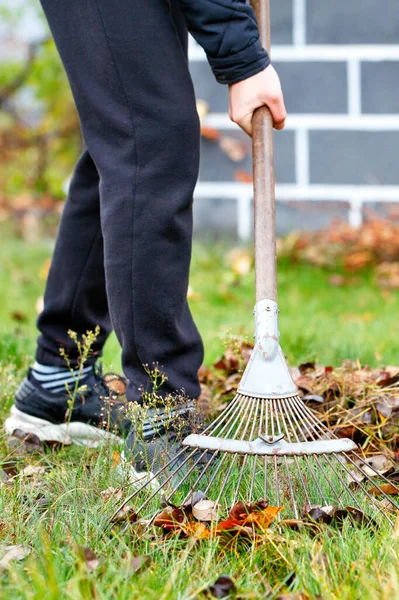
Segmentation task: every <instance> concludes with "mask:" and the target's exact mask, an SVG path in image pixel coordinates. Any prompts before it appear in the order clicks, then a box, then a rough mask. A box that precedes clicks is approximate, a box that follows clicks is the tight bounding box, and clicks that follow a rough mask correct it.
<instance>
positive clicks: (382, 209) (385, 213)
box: [363, 202, 399, 221]
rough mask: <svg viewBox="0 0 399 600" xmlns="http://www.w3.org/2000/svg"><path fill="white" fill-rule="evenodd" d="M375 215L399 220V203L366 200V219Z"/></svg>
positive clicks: (364, 210)
mask: <svg viewBox="0 0 399 600" xmlns="http://www.w3.org/2000/svg"><path fill="white" fill-rule="evenodd" d="M375 217H377V218H383V219H390V220H391V221H399V204H398V203H397V202H365V203H364V204H363V218H364V220H365V221H367V220H370V219H373V218H375Z"/></svg>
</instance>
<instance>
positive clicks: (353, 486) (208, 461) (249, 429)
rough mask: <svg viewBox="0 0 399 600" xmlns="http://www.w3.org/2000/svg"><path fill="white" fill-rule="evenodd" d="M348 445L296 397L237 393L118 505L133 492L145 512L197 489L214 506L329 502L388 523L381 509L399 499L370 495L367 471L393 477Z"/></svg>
mask: <svg viewBox="0 0 399 600" xmlns="http://www.w3.org/2000/svg"><path fill="white" fill-rule="evenodd" d="M355 450H356V444H354V442H352V441H351V440H349V439H339V438H337V437H336V436H334V435H333V434H332V433H331V432H330V431H329V430H328V429H327V428H326V427H325V426H324V425H323V424H322V423H321V422H320V421H319V420H318V419H317V418H316V416H315V415H314V414H313V413H312V411H311V410H310V409H309V408H308V407H307V406H306V405H305V404H304V403H303V402H302V400H301V398H300V397H299V396H298V395H294V396H290V397H287V398H268V399H266V398H257V397H253V396H244V395H242V394H241V393H238V394H237V395H236V396H235V398H234V399H233V400H232V401H231V403H230V404H229V406H228V407H227V408H226V409H225V410H224V411H223V412H222V413H221V414H220V415H219V417H218V418H217V419H216V420H215V421H214V422H213V423H212V424H211V425H209V427H207V429H206V430H205V431H204V432H203V433H201V434H200V435H197V434H191V435H190V436H188V437H187V438H186V439H185V440H184V441H183V445H182V448H181V450H180V451H179V452H178V453H177V454H175V455H174V456H173V458H171V459H170V460H169V461H168V462H167V463H166V464H164V465H163V466H162V467H161V468H160V469H159V470H158V471H157V473H155V474H154V475H152V476H151V477H150V478H149V479H148V480H147V481H146V482H145V483H144V484H142V485H140V486H139V487H137V488H136V489H135V491H134V492H133V494H132V495H131V496H130V497H129V498H128V499H127V500H126V502H125V503H127V502H129V501H130V500H131V499H132V498H135V499H136V500H137V501H138V502H139V507H138V509H137V512H138V513H142V514H144V513H147V514H152V513H153V512H154V510H156V508H155V506H156V505H159V498H160V495H162V497H163V502H164V503H166V504H171V505H175V506H176V505H177V506H180V505H182V504H185V503H187V502H189V501H190V498H191V497H192V496H193V494H194V493H195V492H198V491H202V492H203V493H204V494H205V495H206V497H207V498H209V499H211V500H213V501H214V502H215V503H216V505H218V506H219V507H220V510H221V512H225V511H229V510H230V509H231V508H232V506H233V505H234V504H235V503H236V502H238V501H247V502H251V501H256V500H259V499H260V498H262V499H265V500H267V501H268V502H269V504H271V505H275V506H281V505H283V506H284V510H283V511H282V516H284V518H288V519H291V518H294V519H299V518H301V517H302V516H303V515H304V514H305V513H306V512H307V511H309V510H310V509H311V508H313V507H314V506H331V505H334V506H337V507H346V506H352V507H355V508H357V509H359V510H362V511H363V512H365V513H366V514H372V515H373V516H375V515H376V514H377V513H380V514H382V515H383V516H384V517H386V518H387V519H388V520H389V521H390V522H392V520H391V518H390V516H389V510H387V508H388V506H389V507H392V510H399V504H397V503H396V502H395V501H394V500H393V499H392V497H391V496H390V495H388V494H387V493H386V492H385V491H384V490H383V488H380V492H381V496H380V497H381V498H383V502H380V501H379V500H378V499H377V497H376V496H375V489H376V487H375V481H373V479H374V478H373V476H372V475H371V472H373V471H374V474H375V476H376V477H379V478H381V479H382V480H384V482H385V483H390V484H391V485H392V483H391V482H390V481H389V480H388V479H387V478H386V477H384V476H383V475H381V474H380V473H379V472H378V471H377V470H375V469H374V468H373V467H372V466H371V465H369V463H367V461H366V460H364V459H363V458H361V457H360V456H358V454H356V452H355ZM366 467H367V468H366ZM370 484H371V485H370ZM371 486H372V487H373V488H374V493H370V488H371ZM394 487H395V486H393V488H394ZM397 491H398V493H399V489H398V490H397ZM153 501H154V502H155V503H156V504H155V505H154V504H153V503H152V502H153Z"/></svg>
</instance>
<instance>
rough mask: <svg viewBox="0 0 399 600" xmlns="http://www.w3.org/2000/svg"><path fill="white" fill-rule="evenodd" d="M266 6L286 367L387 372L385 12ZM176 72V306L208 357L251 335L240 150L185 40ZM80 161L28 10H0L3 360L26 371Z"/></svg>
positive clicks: (395, 75) (393, 188)
mask: <svg viewBox="0 0 399 600" xmlns="http://www.w3.org/2000/svg"><path fill="white" fill-rule="evenodd" d="M271 11H272V60H273V63H274V65H275V67H276V69H277V71H278V73H279V75H280V77H281V80H282V85H283V90H284V93H285V99H286V105H287V109H288V113H289V117H288V120H287V127H286V130H285V131H284V132H281V133H278V134H276V135H275V146H276V148H275V154H276V156H275V159H276V181H277V221H278V234H279V236H280V240H279V261H280V266H279V268H280V280H279V286H280V298H281V304H282V314H283V312H285V315H284V319H282V323H281V330H282V335H283V338H285V339H284V343H285V348H286V351H287V354H288V357H289V358H290V360H291V361H296V362H298V361H299V360H305V359H314V358H316V359H318V360H321V361H322V362H323V363H324V364H326V363H328V362H338V361H342V360H344V359H346V358H351V359H356V358H360V359H361V360H362V361H367V362H368V363H370V364H379V363H381V362H385V363H389V362H394V361H395V360H396V361H397V359H398V356H399V325H398V322H399V319H398V318H397V317H398V313H399V302H398V300H399V292H398V289H399V168H398V166H399V158H398V156H399V110H398V109H399V4H398V2H397V0H379V2H375V1H374V0H335V1H334V2H320V0H271ZM190 68H191V72H192V76H193V81H194V85H195V90H196V95H197V99H198V111H199V114H200V117H201V122H202V141H201V143H202V157H201V171H200V180H199V183H198V186H197V190H196V198H195V232H196V241H195V245H194V257H193V268H192V277H191V284H190V290H189V299H190V303H191V306H192V310H193V312H194V315H195V317H196V319H197V322H198V324H199V327H200V330H201V332H202V333H203V336H204V339H205V342H206V346H207V360H208V361H211V360H213V359H214V358H216V356H217V354H218V353H219V352H220V350H221V348H222V346H223V339H226V336H228V335H230V334H237V333H241V334H242V335H250V333H249V332H250V331H251V307H252V304H253V269H252V266H253V256H252V251H251V238H252V229H253V225H252V220H253V208H252V204H253V198H252V174H251V169H252V167H251V144H250V140H249V139H247V138H246V137H245V135H244V134H243V133H242V132H241V131H240V130H239V129H238V128H237V127H236V126H235V125H233V124H232V123H231V122H230V121H229V118H228V116H227V112H226V111H227V106H228V91H227V89H226V87H224V86H221V85H219V84H217V83H216V82H215V80H214V78H213V75H212V73H211V70H210V68H209V65H208V63H207V61H206V58H205V55H204V53H203V51H202V49H201V48H200V47H199V46H198V45H197V44H196V43H195V42H194V41H193V40H191V43H190ZM80 150H81V136H80V131H79V123H78V119H77V115H76V112H75V109H74V105H73V101H72V98H71V94H70V91H69V88H68V85H67V82H66V78H65V75H64V73H63V70H62V67H61V64H60V62H59V59H58V57H57V53H56V50H55V47H54V44H53V42H52V40H51V38H50V36H49V32H48V30H47V27H46V24H45V21H44V18H43V16H42V14H41V10H40V5H39V1H38V0H0V157H1V169H0V226H1V228H0V231H1V238H2V239H1V242H0V243H1V256H2V260H1V266H0V285H1V292H0V293H1V297H0V301H1V307H0V317H1V325H0V330H1V331H0V333H1V334H2V339H1V342H0V348H2V352H3V357H4V359H6V358H7V357H8V356H14V357H16V358H15V360H16V361H17V362H18V360H19V361H20V362H21V361H22V362H23V361H25V362H26V361H27V360H29V357H30V355H31V353H32V352H33V349H34V337H35V330H34V320H35V316H36V315H35V314H36V312H37V311H38V310H40V306H41V302H42V300H41V296H42V293H43V286H44V282H45V277H46V274H47V270H48V265H49V258H50V255H51V249H52V245H53V242H54V236H55V233H56V228H57V223H58V219H59V214H60V212H61V210H62V205H63V201H64V199H65V194H66V191H67V186H68V179H69V177H70V175H71V172H72V169H73V166H74V163H75V161H76V159H77V157H78V155H79V153H80ZM204 240H205V241H204ZM35 307H36V308H35ZM339 325H341V327H340V326H339ZM226 331H227V333H226ZM229 332H230V333H229ZM109 348H110V349H109V350H107V353H106V359H107V360H108V361H109V362H117V360H118V359H117V358H116V356H117V351H118V350H117V343H116V341H115V340H114V339H113V340H112V341H111V343H110V345H109ZM0 357H1V356H0ZM22 362H21V364H22Z"/></svg>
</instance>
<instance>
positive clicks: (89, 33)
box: [5, 0, 286, 447]
mask: <svg viewBox="0 0 399 600" xmlns="http://www.w3.org/2000/svg"><path fill="white" fill-rule="evenodd" d="M41 3H42V7H43V9H44V12H45V15H46V18H47V20H48V23H49V26H50V29H51V32H52V35H53V37H54V40H55V43H56V46H57V49H58V52H59V54H60V57H61V60H62V62H63V65H64V67H65V71H66V73H67V76H68V79H69V83H70V86H71V89H72V93H73V96H74V101H75V103H76V107H77V111H78V114H79V119H80V123H81V129H82V134H83V139H84V144H85V147H84V151H83V153H82V155H81V156H80V158H79V160H78V162H77V165H76V168H75V171H74V174H73V178H72V181H71V184H70V188H69V192H68V198H67V201H66V204H65V208H64V211H63V215H62V219H61V223H60V227H59V232H58V237H57V241H56V245H55V250H54V255H53V258H52V263H51V267H50V271H49V275H48V280H47V285H46V291H45V297H44V309H43V311H42V313H41V315H40V316H39V319H38V329H39V330H40V336H39V338H38V344H37V351H36V362H35V364H34V365H33V368H31V369H29V371H28V374H27V376H26V378H25V379H24V380H23V382H22V383H21V385H20V387H19V388H18V390H17V392H16V394H15V404H14V406H13V407H12V409H11V415H10V417H9V418H8V419H7V421H6V423H5V428H6V431H7V433H8V434H9V435H13V433H14V432H15V431H16V430H19V431H23V432H26V433H33V434H36V435H37V436H38V437H39V438H40V439H41V440H49V439H51V440H65V439H66V437H68V439H71V440H72V441H76V442H78V443H89V442H90V441H92V442H93V441H96V443H97V441H98V440H99V439H103V438H104V437H107V435H108V434H109V435H115V433H116V435H117V436H125V435H126V434H128V433H129V431H131V430H132V423H131V421H130V419H129V418H127V416H126V415H125V414H124V413H123V406H124V403H123V399H122V402H121V401H120V400H121V398H119V397H118V398H117V397H116V395H115V394H112V392H110V389H109V385H107V383H106V381H104V378H103V376H102V374H101V372H100V371H99V370H98V369H96V367H95V363H96V361H97V360H98V358H99V357H100V356H101V351H102V348H103V346H104V343H105V341H106V339H107V337H108V335H109V334H110V332H111V330H112V329H113V330H114V331H115V332H116V335H117V338H118V340H119V342H120V345H121V348H122V367H123V372H124V375H125V378H126V381H127V387H126V395H125V397H124V400H125V402H127V403H129V402H132V401H136V402H138V403H140V402H142V399H143V390H147V391H148V387H149V379H150V378H149V369H150V368H151V365H159V368H161V369H162V371H163V372H164V373H165V375H166V377H167V380H166V381H165V382H164V384H163V386H162V388H161V389H160V390H159V391H158V397H159V396H161V397H167V396H168V395H169V396H170V395H171V394H176V392H178V395H179V397H184V401H182V402H181V404H180V405H178V407H177V408H176V414H186V413H189V412H190V411H193V410H194V408H193V402H192V401H193V400H195V399H196V398H197V397H198V396H199V394H200V385H199V381H198V370H199V367H200V366H201V363H202V360H203V345H202V341H201V337H200V334H199V332H198V330H197V328H196V326H195V324H194V322H193V319H192V316H191V314H190V310H189V307H188V304H187V287H188V275H189V266H190V255H191V242H192V199H193V191H194V187H195V185H196V181H197V176H198V167H199V146H200V128H199V119H198V114H197V111H196V101H195V96H194V91H193V85H192V81H191V78H190V73H189V67H188V59H187V46H188V32H190V33H191V34H192V35H193V37H194V38H195V39H196V40H197V42H198V43H199V44H200V45H201V46H202V47H203V48H204V50H205V52H206V54H207V58H208V61H209V63H210V66H211V68H212V70H213V73H214V75H215V77H216V79H217V81H219V82H220V83H221V84H226V85H228V86H229V93H230V105H229V115H230V118H231V119H232V120H233V121H234V122H235V123H237V124H238V125H239V126H240V127H241V128H242V129H243V130H244V131H245V132H247V133H248V134H249V135H251V120H252V115H253V112H254V110H255V109H256V108H258V107H259V106H262V105H267V106H268V107H269V108H270V110H271V113H272V117H273V122H274V127H275V128H276V129H282V128H283V127H284V122H285V118H286V111H285V108H284V100H283V95H282V91H281V86H280V82H279V78H278V75H277V73H276V71H275V70H274V68H273V66H272V65H271V64H270V58H269V56H268V53H267V52H266V50H265V49H264V48H263V47H262V44H261V42H260V39H259V32H258V27H257V23H256V18H255V15H254V12H253V10H252V8H251V7H250V6H249V5H248V4H247V3H246V2H245V0H135V1H133V0H119V1H118V2H114V1H113V0H68V2H62V1H56V0H41ZM96 326H99V334H98V335H97V338H96V339H95V341H94V342H93V345H92V352H91V353H90V355H89V356H88V358H87V360H86V362H85V363H84V365H82V364H80V362H79V361H80V355H79V352H78V349H77V345H76V343H75V342H74V341H73V340H72V339H71V338H70V337H69V335H68V331H70V330H72V331H74V332H76V333H77V335H78V339H79V340H82V336H83V335H84V334H85V332H87V331H93V330H94V329H95V328H96ZM60 349H61V350H62V353H60ZM65 355H66V356H67V357H68V360H69V365H68V366H67V365H66V363H65ZM77 383H78V386H79V389H80V390H83V391H80V392H79V393H78V394H76V397H75V398H74V401H73V403H71V398H70V397H71V393H70V392H71V389H72V388H73V389H76V385H77ZM68 386H69V389H68ZM110 397H111V400H112V401H109V398H110ZM121 409H122V410H121ZM156 416H157V423H158V426H157V427H154V426H152V425H149V424H147V426H144V427H143V428H142V430H143V432H144V444H148V447H150V445H151V444H152V443H155V444H156V443H157V441H156V440H157V439H159V438H161V437H162V436H165V435H166V433H165V429H164V428H163V427H162V423H163V412H162V407H161V408H159V409H158V412H157V415H156ZM165 418H166V417H165ZM167 418H168V419H169V420H170V412H169V414H168V417H167ZM104 424H107V426H108V427H106V428H104ZM109 425H111V426H112V427H111V429H112V431H110V427H109ZM133 429H134V428H133ZM131 435H132V433H131ZM133 435H134V432H133Z"/></svg>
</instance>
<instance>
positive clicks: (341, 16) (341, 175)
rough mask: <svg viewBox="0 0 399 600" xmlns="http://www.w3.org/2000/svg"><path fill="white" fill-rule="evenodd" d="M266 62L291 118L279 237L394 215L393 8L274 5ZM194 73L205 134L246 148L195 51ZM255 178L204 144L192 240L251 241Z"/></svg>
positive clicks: (281, 146)
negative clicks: (240, 177)
mask: <svg viewBox="0 0 399 600" xmlns="http://www.w3.org/2000/svg"><path fill="white" fill-rule="evenodd" d="M271 15H272V61H273V64H274V65H275V67H276V69H277V70H278V72H279V75H280V78H281V80H282V85H283V90H284V93H285V99H286V105H287V109H288V112H289V118H288V120H287V127H286V130H285V131H284V132H281V133H277V134H276V135H275V147H276V150H275V152H276V181H277V218H278V230H279V233H284V232H287V231H290V230H292V229H295V228H316V227H321V226H323V225H326V224H327V223H328V222H329V221H330V220H331V219H332V218H334V217H339V218H342V219H346V220H349V222H351V223H352V224H353V225H354V226H358V225H359V224H360V223H361V221H362V219H364V218H367V216H368V215H370V214H374V213H380V214H389V215H392V214H396V216H397V215H398V214H399V204H396V203H397V202H399V1H398V0H378V2H376V0H334V2H326V1H324V2H323V1H322V0H271ZM190 64H191V72H192V76H193V80H194V86H195V89H196V94H197V97H198V98H201V99H203V100H206V101H207V102H208V104H209V107H210V113H209V114H208V115H207V117H206V119H205V125H207V126H209V127H215V128H217V129H218V130H220V131H222V132H223V135H226V136H229V137H238V138H239V139H242V141H243V143H244V144H248V141H247V140H245V136H244V134H242V133H241V132H240V131H239V129H238V128H237V127H236V126H235V125H234V124H232V123H231V122H230V121H229V119H228V116H227V114H226V113H225V111H226V107H227V102H228V93H227V89H226V88H225V87H224V86H220V85H219V84H217V83H216V82H215V80H214V78H213V75H212V73H211V71H210V68H209V66H208V63H207V62H206V59H205V56H204V53H203V51H202V50H201V48H199V47H198V46H197V45H196V44H195V42H192V44H191V49H190ZM237 169H240V170H244V171H248V172H250V171H251V159H250V156H249V155H248V156H246V157H245V158H244V159H243V160H242V161H240V162H238V163H236V162H233V161H231V160H230V159H229V158H228V157H227V156H226V155H225V154H224V153H223V152H222V151H221V150H220V148H219V145H218V144H217V143H214V142H211V141H209V140H207V139H204V140H203V141H202V160H201V172H200V182H199V184H198V187H197V192H196V203H195V223H196V229H197V231H198V230H201V231H202V230H212V231H214V232H215V233H218V232H219V233H223V234H224V233H226V232H229V233H234V234H235V233H237V234H238V236H239V237H240V238H242V239H247V238H249V237H250V236H251V232H252V190H251V186H250V184H245V183H240V182H237V181H236V178H237V175H236V172H237Z"/></svg>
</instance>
